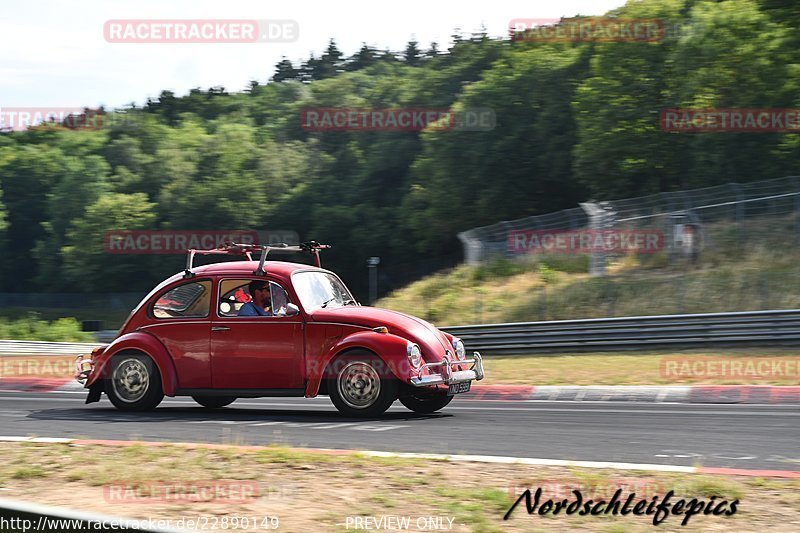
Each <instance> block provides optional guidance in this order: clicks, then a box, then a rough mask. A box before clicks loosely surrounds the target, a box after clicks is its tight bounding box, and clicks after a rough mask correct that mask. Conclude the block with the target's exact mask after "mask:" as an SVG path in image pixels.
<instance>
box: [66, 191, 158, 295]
mask: <svg viewBox="0 0 800 533" xmlns="http://www.w3.org/2000/svg"><path fill="white" fill-rule="evenodd" d="M154 209H155V205H154V204H152V203H150V202H149V201H148V200H147V195H145V194H142V193H135V194H106V195H103V196H101V197H100V198H99V199H97V200H96V201H95V202H93V203H91V204H89V205H87V206H86V209H85V210H84V213H83V215H82V216H81V217H80V218H78V219H76V220H74V221H73V222H72V224H71V225H70V228H69V230H68V231H67V234H66V244H65V245H64V246H63V247H62V248H61V250H60V252H61V255H62V256H63V258H64V269H63V277H64V280H63V283H64V284H65V285H68V286H71V287H75V288H76V289H79V290H82V291H89V292H102V291H109V292H124V291H135V290H146V289H147V288H148V286H151V285H152V283H153V282H154V278H156V279H157V278H158V277H159V273H158V269H155V268H153V266H154V263H155V261H156V259H154V258H153V256H147V255H139V256H125V257H124V259H123V258H122V256H119V255H116V254H109V253H108V252H107V250H106V249H105V247H104V243H105V235H106V233H107V232H109V231H112V230H143V229H153V228H154V227H155V223H156V215H155V212H154ZM161 277H162V278H163V275H161Z"/></svg>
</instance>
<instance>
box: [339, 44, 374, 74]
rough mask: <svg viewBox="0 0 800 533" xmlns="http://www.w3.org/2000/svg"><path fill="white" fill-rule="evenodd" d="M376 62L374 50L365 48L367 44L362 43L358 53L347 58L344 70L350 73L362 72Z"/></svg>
mask: <svg viewBox="0 0 800 533" xmlns="http://www.w3.org/2000/svg"><path fill="white" fill-rule="evenodd" d="M376 61H377V56H376V51H375V49H374V48H371V47H369V46H367V43H363V44H362V45H361V48H360V49H359V50H358V52H356V53H355V54H354V55H352V56H350V58H348V60H347V63H346V65H345V70H347V71H350V72H353V71H356V70H362V69H365V68H368V67H371V66H372V65H374V64H375V62H376Z"/></svg>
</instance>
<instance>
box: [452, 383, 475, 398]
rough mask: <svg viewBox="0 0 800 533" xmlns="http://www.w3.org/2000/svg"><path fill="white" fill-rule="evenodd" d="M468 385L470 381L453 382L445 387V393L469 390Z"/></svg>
mask: <svg viewBox="0 0 800 533" xmlns="http://www.w3.org/2000/svg"><path fill="white" fill-rule="evenodd" d="M470 385H472V382H471V381H465V382H464V383H453V384H452V385H450V386H449V387H448V388H447V395H448V396H452V395H453V394H461V393H462V392H469V387H470Z"/></svg>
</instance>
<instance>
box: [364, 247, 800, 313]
mask: <svg viewBox="0 0 800 533" xmlns="http://www.w3.org/2000/svg"><path fill="white" fill-rule="evenodd" d="M728 253H729V251H728V250H722V249H718V250H713V251H706V252H704V253H703V255H702V256H701V261H700V263H699V264H698V265H697V266H693V267H688V266H687V265H685V264H674V265H668V264H666V259H665V256H664V254H660V255H659V256H656V257H646V256H638V257H637V256H626V257H622V258H619V259H618V260H616V261H615V262H612V263H610V264H609V265H608V268H607V275H606V276H602V277H595V276H590V275H589V274H588V273H587V267H588V264H587V257H586V256H582V257H571V258H570V257H544V258H541V257H539V258H526V259H524V260H519V261H511V260H507V259H495V260H493V261H490V262H488V263H486V264H483V265H479V266H468V265H460V266H458V267H455V268H453V269H450V270H447V271H443V272H439V273H436V274H433V275H431V276H428V277H426V278H424V279H421V280H419V281H417V282H414V283H412V284H410V285H408V286H407V287H405V288H403V289H400V290H397V291H395V292H393V293H391V294H389V295H387V296H386V297H384V298H382V299H381V300H379V301H378V302H377V304H376V305H377V306H379V307H386V308H389V309H395V310H398V311H403V312H407V313H410V314H413V315H416V316H420V317H422V318H425V319H427V320H430V321H433V322H435V323H436V324H437V325H440V326H447V325H462V324H478V323H494V322H524V321H536V320H566V319H575V318H600V317H607V316H635V315H650V314H655V315H658V314H674V313H703V312H726V311H755V310H761V309H790V308H797V307H800V270H798V268H797V265H798V264H800V252H796V251H793V250H791V251H787V250H785V249H782V248H779V247H766V246H762V247H757V248H753V249H749V250H746V251H742V250H740V253H739V255H738V256H736V257H735V258H731V257H729V256H728V255H726V254H728Z"/></svg>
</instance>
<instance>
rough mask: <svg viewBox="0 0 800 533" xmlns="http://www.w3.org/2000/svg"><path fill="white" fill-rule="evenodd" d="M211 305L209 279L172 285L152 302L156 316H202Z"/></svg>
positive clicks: (206, 314)
mask: <svg viewBox="0 0 800 533" xmlns="http://www.w3.org/2000/svg"><path fill="white" fill-rule="evenodd" d="M210 307H211V281H194V282H191V283H184V284H183V285H179V286H177V287H174V288H172V289H170V290H168V291H167V292H165V293H163V294H162V295H161V296H159V297H158V299H157V300H156V302H155V303H154V304H153V316H154V317H156V318H202V317H206V316H208V310H209V308H210Z"/></svg>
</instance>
